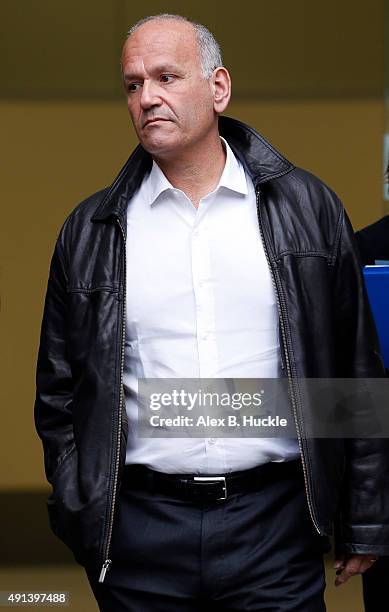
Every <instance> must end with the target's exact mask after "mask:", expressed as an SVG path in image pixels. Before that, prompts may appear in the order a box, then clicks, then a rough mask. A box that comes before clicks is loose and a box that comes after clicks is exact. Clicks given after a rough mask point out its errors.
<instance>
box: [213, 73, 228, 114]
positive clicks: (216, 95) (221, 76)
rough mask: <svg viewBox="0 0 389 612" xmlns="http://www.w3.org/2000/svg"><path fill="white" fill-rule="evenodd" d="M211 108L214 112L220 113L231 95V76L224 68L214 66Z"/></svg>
mask: <svg viewBox="0 0 389 612" xmlns="http://www.w3.org/2000/svg"><path fill="white" fill-rule="evenodd" d="M211 85H212V91H213V108H214V110H215V112H216V113H222V112H223V111H224V110H225V109H226V108H227V105H228V103H229V101H230V97H231V77H230V75H229V73H228V70H227V69H226V68H223V67H220V68H216V70H215V71H214V73H213V75H212V77H211Z"/></svg>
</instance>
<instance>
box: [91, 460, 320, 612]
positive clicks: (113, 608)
mask: <svg viewBox="0 0 389 612" xmlns="http://www.w3.org/2000/svg"><path fill="white" fill-rule="evenodd" d="M111 548H112V550H111V552H112V554H111V559H112V566H111V569H110V570H109V572H108V573H107V574H106V577H105V581H104V583H98V576H97V574H96V573H95V572H93V571H91V570H88V569H87V576H88V579H89V582H90V585H91V587H92V590H93V593H94V595H95V597H96V600H97V602H98V604H99V607H100V610H101V611H102V612H156V611H158V612H189V611H199V612H200V611H203V610H207V609H209V610H210V609H212V610H219V611H222V610H223V611H236V612H244V611H246V610H247V611H248V610H251V611H252V610H266V612H323V611H325V604H324V599H323V593H324V588H325V577H324V564H323V552H327V551H328V549H329V541H328V538H326V537H322V536H319V535H318V534H317V532H316V531H315V529H314V527H313V525H312V522H311V520H310V517H309V512H308V507H307V502H306V498H305V492H304V482H303V474H302V470H300V469H299V470H296V475H295V476H292V477H288V478H280V479H279V480H277V479H275V481H274V482H271V483H268V484H266V485H264V486H263V488H262V489H261V490H260V491H258V492H254V493H245V494H236V495H232V496H231V497H229V498H228V499H227V500H225V501H216V502H212V503H203V504H199V503H194V502H188V501H183V500H179V499H175V498H173V497H170V496H167V495H160V494H156V493H150V492H147V491H141V490H131V491H129V490H125V491H121V492H120V497H119V503H118V508H117V511H116V516H115V520H114V528H113V535H112V547H111Z"/></svg>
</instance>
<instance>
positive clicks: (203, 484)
mask: <svg viewBox="0 0 389 612" xmlns="http://www.w3.org/2000/svg"><path fill="white" fill-rule="evenodd" d="M122 72H123V83H124V86H125V91H126V97H127V105H128V109H129V113H130V116H131V119H132V122H133V125H134V128H135V131H136V133H137V136H138V138H139V141H140V146H139V147H137V149H136V150H135V151H134V153H133V154H132V156H131V157H130V159H129V161H128V162H127V164H126V165H125V167H124V168H123V169H122V171H121V172H120V174H119V175H118V177H117V178H116V179H115V181H114V182H113V184H112V185H111V187H110V188H109V189H105V190H103V191H101V192H99V193H97V194H95V195H93V196H91V197H90V198H88V199H87V200H86V201H84V202H83V203H82V204H80V205H79V206H78V207H77V208H76V209H75V210H74V211H73V212H72V214H71V215H70V216H69V217H68V219H67V220H66V221H65V224H64V226H63V228H62V230H61V232H60V235H59V238H58V240H57V244H56V248H55V252H54V255H53V260H52V264H51V271H50V278H49V284H48V292H47V297H46V304H45V313H44V319H43V325H42V336H41V345H40V352H39V358H38V370H37V399H36V408H35V418H36V426H37V430H38V433H39V435H40V436H41V438H42V441H43V447H44V454H45V469H46V475H47V478H48V480H49V482H50V483H51V484H52V486H53V493H52V495H51V496H50V497H49V499H48V502H47V503H48V509H49V514H50V521H51V526H52V528H53V530H54V532H55V533H56V534H57V535H58V536H59V537H60V538H61V539H62V540H63V541H64V542H65V543H67V544H68V545H69V546H70V548H71V549H72V550H73V552H74V555H75V557H76V559H77V560H78V561H79V562H80V563H81V564H83V565H84V566H85V568H86V570H87V574H88V578H89V580H90V583H91V586H92V589H93V591H94V594H95V596H96V598H97V600H98V602H99V605H100V609H101V610H115V612H120V611H121V610H148V611H152V610H169V611H172V610H199V609H202V607H204V606H207V605H208V606H211V605H212V609H220V610H239V611H240V612H241V611H243V610H265V609H266V610H270V609H271V610H276V609H277V610H282V611H283V612H286V611H289V612H291V611H292V610H293V611H294V612H297V611H298V612H313V611H315V612H317V611H319V610H324V609H325V606H324V602H323V591H324V572H323V561H322V553H323V551H324V550H327V549H328V535H330V534H331V533H332V526H333V524H334V523H335V524H336V530H337V548H338V551H339V557H338V559H337V562H336V568H337V569H338V576H337V584H342V583H343V582H345V581H346V580H347V579H348V578H349V577H350V576H351V575H353V574H356V573H361V572H364V571H365V570H366V569H367V568H369V567H370V566H371V564H372V563H373V562H374V560H375V559H376V558H377V556H378V555H380V554H385V553H388V552H389V544H388V538H387V534H388V525H387V517H388V512H387V508H388V504H389V496H388V490H387V482H386V476H385V472H384V470H382V469H381V468H382V466H383V461H384V459H385V458H386V456H387V450H388V449H387V444H386V442H385V441H382V440H372V439H371V440H364V439H355V440H354V439H351V440H337V439H336V440H334V439H329V440H323V439H314V438H311V437H306V436H305V435H304V434H305V428H304V427H305V426H304V419H305V418H306V417H308V416H309V413H310V411H312V406H311V405H309V404H308V405H307V404H305V403H304V402H303V401H302V398H301V396H300V394H299V387H298V378H303V377H305V378H308V377H312V378H321V377H327V378H331V377H377V376H378V377H379V376H382V375H383V371H382V363H381V360H380V356H379V353H378V349H377V345H376V336H375V331H374V326H373V323H372V319H371V315H370V311H369V307H368V303H367V300H366V294H365V291H364V288H363V283H362V279H361V274H360V269H359V263H358V260H357V257H356V256H355V252H354V243H353V236H352V229H351V226H350V224H349V221H348V219H347V217H346V215H345V213H344V210H343V208H342V205H341V203H340V202H339V200H338V198H337V197H336V195H335V194H334V193H333V192H332V191H331V190H330V189H329V188H328V187H326V186H325V185H323V183H321V182H320V181H319V180H318V179H317V178H315V177H313V176H312V175H310V174H309V173H307V172H305V171H303V170H301V169H298V168H296V167H294V166H293V165H292V164H291V163H290V162H288V161H287V160H286V159H285V158H283V157H282V156H281V155H280V154H279V153H278V152H277V151H275V149H274V148H273V147H271V145H269V144H268V143H267V142H266V141H265V140H264V139H263V138H262V137H261V136H259V135H258V134H257V133H256V132H255V131H254V130H253V129H252V128H250V127H248V126H246V125H244V124H242V123H240V122H238V121H235V120H232V119H228V118H226V117H220V119H219V115H220V113H222V112H223V111H224V110H225V109H226V107H227V105H228V102H229V99H230V92H231V85H230V77H229V74H228V72H227V70H226V69H225V68H224V67H223V66H222V61H221V58H220V53H219V48H218V45H217V43H216V42H215V40H214V39H213V37H212V35H211V34H210V33H209V32H208V30H206V28H204V27H203V26H200V25H197V24H193V23H191V22H188V21H187V20H186V19H184V18H182V17H179V16H171V15H162V16H157V17H151V18H148V19H146V20H143V21H142V22H139V23H138V24H136V25H135V26H134V27H133V28H132V30H130V33H129V36H128V38H127V40H126V42H125V45H124V48H123V53H122ZM175 377H177V378H184V377H185V378H200V379H201V378H233V377H238V378H264V379H265V378H277V377H286V378H287V380H288V383H289V386H290V397H291V410H293V418H294V421H295V428H296V433H297V437H296V438H292V439H290V438H285V439H282V438H278V439H276V438H254V439H253V438H240V439H238V438H235V439H234V438H231V439H230V438H228V439H227V438H226V439H223V438H208V439H201V438H192V439H174V440H172V439H168V438H166V439H162V438H155V437H153V438H148V439H146V438H141V437H139V436H138V435H137V420H136V416H137V401H136V398H137V383H138V379H141V378H175ZM207 477H208V478H211V479H212V480H210V481H208V480H205V479H204V478H207ZM195 478H197V480H195ZM199 478H200V480H199Z"/></svg>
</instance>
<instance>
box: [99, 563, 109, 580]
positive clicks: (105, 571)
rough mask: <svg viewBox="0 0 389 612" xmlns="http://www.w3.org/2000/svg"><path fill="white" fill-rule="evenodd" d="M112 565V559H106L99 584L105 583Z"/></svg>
mask: <svg viewBox="0 0 389 612" xmlns="http://www.w3.org/2000/svg"><path fill="white" fill-rule="evenodd" d="M111 563H112V561H111V559H106V560H105V561H104V563H103V567H102V568H101V572H100V576H99V582H104V578H105V574H106V573H107V571H108V570H109V566H110V565H111Z"/></svg>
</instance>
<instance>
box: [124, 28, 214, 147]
mask: <svg viewBox="0 0 389 612" xmlns="http://www.w3.org/2000/svg"><path fill="white" fill-rule="evenodd" d="M122 71H123V82H124V86H125V89H126V95H127V105H128V110H129V112H130V115H131V119H132V122H133V124H134V128H135V131H136V133H137V135H138V138H139V141H140V142H141V144H142V145H143V147H144V148H145V149H146V151H148V152H149V153H151V154H152V155H154V156H156V157H160V158H161V159H162V158H164V157H165V158H166V159H168V158H172V157H176V156H177V155H179V154H181V153H183V152H184V151H188V150H190V148H191V147H193V146H194V145H196V144H197V143H199V142H201V139H202V138H205V136H206V135H207V134H208V133H209V131H210V129H211V127H212V126H213V125H214V124H215V118H216V113H215V110H214V98H213V89H212V86H211V81H210V80H207V79H205V78H204V76H203V75H202V70H201V63H200V57H199V51H198V44H197V41H196V35H195V31H194V29H193V27H192V26H191V25H190V24H186V23H180V22H178V21H173V20H168V21H164V22H157V21H151V22H148V23H145V24H143V25H142V26H140V27H139V29H138V30H136V31H135V32H134V34H132V36H130V38H129V39H128V40H127V41H126V43H125V45H124V47H123V53H122Z"/></svg>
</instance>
